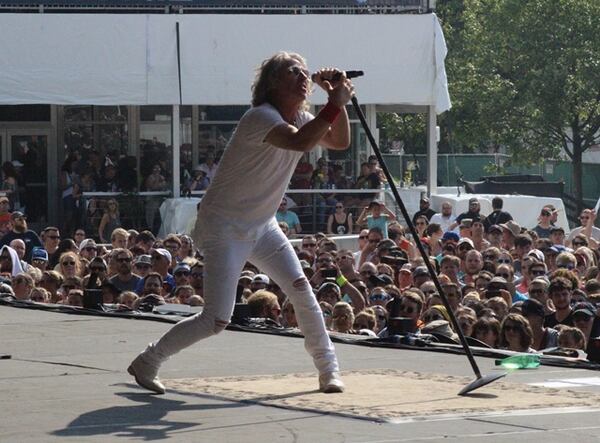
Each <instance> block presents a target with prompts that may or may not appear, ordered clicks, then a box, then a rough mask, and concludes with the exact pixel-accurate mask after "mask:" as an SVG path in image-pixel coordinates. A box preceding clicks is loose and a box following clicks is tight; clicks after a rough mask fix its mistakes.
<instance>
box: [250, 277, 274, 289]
mask: <svg viewBox="0 0 600 443" xmlns="http://www.w3.org/2000/svg"><path fill="white" fill-rule="evenodd" d="M270 283H271V280H270V279H269V277H268V276H267V275H265V274H256V275H255V276H254V277H253V278H252V283H250V290H251V291H252V292H256V291H260V290H264V289H267V287H268V286H269V284H270Z"/></svg>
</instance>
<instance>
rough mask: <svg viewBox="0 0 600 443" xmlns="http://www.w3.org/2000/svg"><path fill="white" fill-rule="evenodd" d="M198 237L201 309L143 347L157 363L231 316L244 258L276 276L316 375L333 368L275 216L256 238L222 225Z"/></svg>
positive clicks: (317, 316)
mask: <svg viewBox="0 0 600 443" xmlns="http://www.w3.org/2000/svg"><path fill="white" fill-rule="evenodd" d="M210 231H211V232H210V233H209V234H208V235H202V238H201V239H200V247H201V249H202V251H203V252H204V302H205V305H204V310H203V311H202V312H201V313H200V314H197V315H194V316H192V317H189V318H187V319H185V320H182V321H180V322H179V323H177V324H176V325H175V326H173V328H171V329H170V330H169V331H168V332H167V333H166V334H165V335H163V336H162V337H161V338H160V339H159V340H158V341H157V342H156V343H155V344H154V345H151V346H150V347H149V348H148V350H147V351H146V353H145V354H146V356H147V358H149V359H150V360H151V361H152V362H153V363H154V364H156V365H157V366H159V365H160V363H161V362H162V361H164V360H166V359H167V358H169V357H170V356H171V355H173V354H175V353H177V352H179V351H181V350H182V349H184V348H187V347H188V346H190V345H192V344H194V343H196V342H197V341H199V340H202V339H203V338H206V337H209V336H211V335H214V334H217V333H219V332H221V331H222V330H223V329H225V327H226V326H227V324H228V323H229V319H230V318H231V315H232V314H233V309H234V307H235V295H236V289H237V283H238V279H239V276H240V273H241V271H242V269H243V267H244V264H245V263H246V262H247V261H249V262H251V263H252V264H254V265H255V266H257V267H258V268H259V269H260V270H261V272H264V273H265V274H267V275H268V276H269V277H270V278H272V279H273V280H275V282H277V284H278V285H279V286H280V287H281V289H282V290H283V292H284V293H285V294H286V295H287V296H288V297H289V298H290V300H291V302H292V304H293V305H294V310H295V313H296V318H297V320H298V325H299V327H300V330H301V331H302V332H303V334H304V337H305V338H304V346H305V348H306V350H307V351H308V353H309V354H310V355H311V356H312V358H313V361H314V364H315V366H316V368H317V370H318V371H319V373H321V374H322V373H325V372H333V371H338V370H339V368H338V362H337V357H336V355H335V350H334V347H333V344H332V343H331V340H330V339H329V336H328V335H327V331H326V329H325V323H324V321H323V314H322V312H321V308H320V306H319V304H318V303H317V300H316V298H315V295H314V294H313V292H312V289H311V287H310V284H309V283H308V280H306V278H305V276H304V273H303V271H302V267H301V266H300V262H299V260H298V258H297V256H296V253H295V252H294V249H293V248H292V245H291V244H290V242H289V241H288V239H287V238H286V237H285V235H284V234H283V232H281V229H279V227H278V226H277V222H276V221H275V218H274V217H273V219H272V220H271V221H270V222H268V225H267V226H266V229H264V230H262V232H263V233H262V234H260V235H259V236H258V238H256V239H255V240H237V239H235V238H232V236H230V235H228V234H229V233H228V232H227V229H224V228H222V227H216V228H215V227H214V225H213V226H212V227H211V230H210Z"/></svg>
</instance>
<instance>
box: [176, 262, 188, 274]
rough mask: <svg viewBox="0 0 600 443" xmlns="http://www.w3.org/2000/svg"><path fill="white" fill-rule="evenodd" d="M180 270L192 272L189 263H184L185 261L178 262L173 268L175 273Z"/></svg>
mask: <svg viewBox="0 0 600 443" xmlns="http://www.w3.org/2000/svg"><path fill="white" fill-rule="evenodd" d="M179 271H187V272H190V271H191V268H190V265H188V264H187V263H183V262H182V263H177V265H176V266H175V268H174V269H173V274H176V273H177V272H179Z"/></svg>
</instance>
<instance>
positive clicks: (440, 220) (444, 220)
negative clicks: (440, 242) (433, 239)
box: [429, 212, 458, 233]
mask: <svg viewBox="0 0 600 443" xmlns="http://www.w3.org/2000/svg"><path fill="white" fill-rule="evenodd" d="M455 220H456V217H455V216H454V215H452V214H450V215H449V216H448V217H444V216H443V215H442V214H440V213H439V212H438V213H436V214H433V215H432V216H431V220H429V223H437V224H438V225H440V226H441V227H442V231H443V232H446V231H448V230H449V228H450V226H451V225H452V223H454V221H455ZM453 231H454V232H456V233H458V228H454V229H453Z"/></svg>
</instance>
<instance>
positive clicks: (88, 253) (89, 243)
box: [79, 238, 98, 261]
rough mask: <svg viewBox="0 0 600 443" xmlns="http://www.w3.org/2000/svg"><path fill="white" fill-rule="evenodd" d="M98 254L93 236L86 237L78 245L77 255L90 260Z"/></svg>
mask: <svg viewBox="0 0 600 443" xmlns="http://www.w3.org/2000/svg"><path fill="white" fill-rule="evenodd" d="M97 255H98V245H97V244H96V241H95V240H94V239H93V238H86V239H85V240H83V241H82V242H81V244H80V245H79V256H80V257H82V258H85V259H86V260H88V261H90V260H92V259H93V258H94V257H96V256H97Z"/></svg>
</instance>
